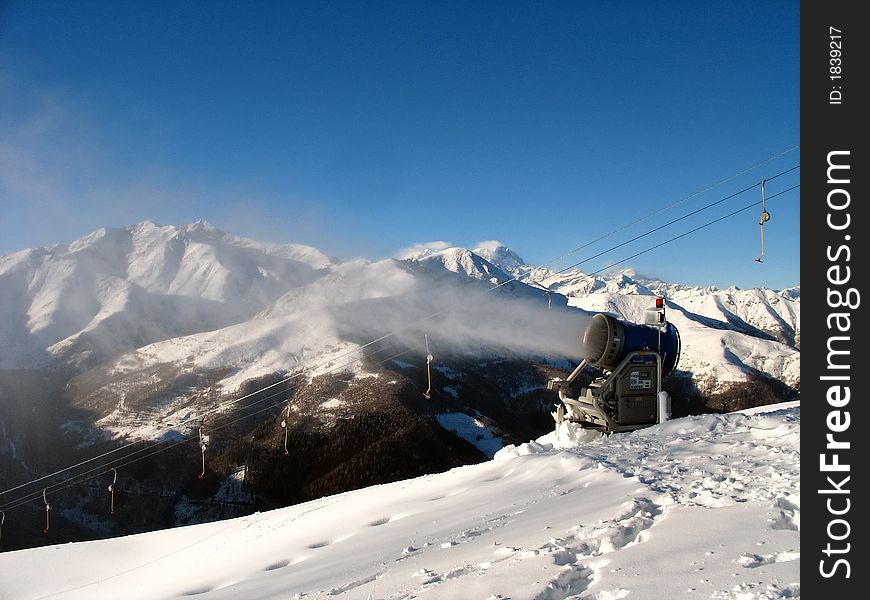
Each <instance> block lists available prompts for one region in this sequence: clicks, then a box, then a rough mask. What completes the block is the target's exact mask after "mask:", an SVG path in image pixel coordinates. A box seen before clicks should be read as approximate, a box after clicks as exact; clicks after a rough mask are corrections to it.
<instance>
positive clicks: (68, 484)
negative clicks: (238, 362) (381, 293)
mask: <svg viewBox="0 0 870 600" xmlns="http://www.w3.org/2000/svg"><path fill="white" fill-rule="evenodd" d="M409 352H410V350H403V351H402V352H399V353H397V354H394V355H393V356H391V357H389V358H387V359H385V360H383V361H381V362H380V363H377V364H376V365H375V366H377V365H378V364H383V363H386V362H389V361H390V360H393V359H395V358H398V357H399V356H403V355H405V354H408V353H409ZM347 364H350V363H345V364H344V365H341V366H346V365H347ZM277 395H279V394H274V395H273V396H272V397H275V396H277ZM283 402H284V400H281V401H279V402H276V403H274V404H272V405H270V406H267V407H265V408H262V409H260V410H257V411H255V412H252V413H249V414H247V415H245V416H243V417H239V418H238V419H235V420H233V421H230V422H228V423H224V424H222V425H220V426H218V427H215V428H213V429H212V430H213V431H218V430H220V429H223V428H225V427H230V426H231V425H235V424H236V423H238V422H240V421H244V420H245V419H249V418H251V417H253V416H256V415H258V414H262V413H264V412H267V411H270V410H272V409H274V408H275V407H276V406H280V405H281V404H282V403H283ZM190 439H192V438H185V439H183V440H180V441H178V442H175V443H173V444H171V445H169V446H166V447H164V448H160V449H158V450H155V451H153V452H151V453H149V454H146V455H144V456H140V457H138V458H135V459H133V460H129V461H127V462H124V463H121V464H118V465H117V468H123V467H126V466H129V465H132V464H134V463H137V462H139V461H142V460H145V459H146V458H150V457H152V456H155V455H157V454H160V453H162V452H165V451H168V450H171V449H173V448H176V447H178V446H180V445H182V444H186V443H188V442H189V441H190ZM151 447H152V448H153V447H154V446H151ZM119 460H123V459H119ZM95 471H99V472H98V473H96V474H93V475H90V476H89V477H85V475H89V474H91V473H94V472H95ZM106 473H107V471H106V470H105V468H104V467H99V468H96V469H92V470H91V471H87V472H85V473H79V474H78V475H74V476H72V477H70V478H69V479H67V480H65V481H62V482H58V483H56V484H53V486H49V487H50V488H51V490H52V492H57V491H61V490H65V489H68V488H72V487H77V486H80V485H81V484H82V483H85V482H87V481H90V480H92V479H94V478H96V477H99V476H101V475H104V474H106ZM76 480H78V481H76ZM41 494H42V492H35V493H33V494H30V497H27V496H24V497H22V498H20V499H19V500H18V501H16V502H14V503H10V504H8V505H6V506H4V509H5V510H11V509H14V508H17V507H19V506H22V505H24V504H27V503H29V502H32V501H34V500H37V499H39V497H40V495H41Z"/></svg>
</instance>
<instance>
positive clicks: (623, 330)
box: [547, 297, 680, 435]
mask: <svg viewBox="0 0 870 600" xmlns="http://www.w3.org/2000/svg"><path fill="white" fill-rule="evenodd" d="M582 350H583V352H582V355H583V356H584V357H585V358H584V359H583V362H581V363H580V364H579V365H578V366H577V368H576V369H574V371H573V372H572V373H571V374H570V375H569V376H568V377H567V378H566V379H561V378H558V377H557V378H556V379H553V380H551V381H549V382H548V383H547V388H548V389H550V390H554V391H557V392H558V393H559V400H560V401H561V404H559V405H558V406H557V407H556V414H555V418H556V432H557V435H558V432H559V429H560V428H561V426H562V422H563V421H565V420H567V421H571V422H575V423H579V424H580V426H581V427H584V428H588V429H597V430H599V431H601V432H602V433H618V432H622V431H633V430H635V429H640V428H642V427H649V426H650V425H655V424H656V423H661V422H663V421H666V420H667V419H668V418H669V417H670V397H669V396H668V393H667V392H663V391H662V381H664V380H665V379H667V378H668V377H669V376H670V375H671V373H673V371H674V369H675V368H676V366H677V362H678V361H679V357H680V333H679V331H677V328H676V327H674V325H673V324H672V323H669V322H668V320H667V318H666V315H665V299H664V298H663V297H657V298H656V299H655V306H654V307H651V308H649V309H647V311H646V313H645V315H644V323H643V324H639V323H629V322H626V321H621V320H619V319H617V318H615V317H612V316H610V315H606V314H603V313H599V314H596V315H594V316H593V317H592V320H591V322H590V323H589V326H588V327H587V328H586V331H585V332H584V334H583V340H582ZM587 365H588V366H592V367H597V368H598V369H600V370H601V372H602V374H601V375H599V376H597V377H595V378H594V379H593V380H592V382H591V383H590V384H589V385H588V386H587V387H585V388H583V389H582V390H581V392H580V395H579V396H578V397H576V398H575V397H571V396H570V395H569V390H570V387H571V383H572V382H573V381H574V380H575V379H576V378H577V376H578V375H579V374H580V373H581V372H582V371H583V369H584V368H586V366H587Z"/></svg>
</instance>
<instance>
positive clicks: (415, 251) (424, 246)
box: [396, 240, 454, 259]
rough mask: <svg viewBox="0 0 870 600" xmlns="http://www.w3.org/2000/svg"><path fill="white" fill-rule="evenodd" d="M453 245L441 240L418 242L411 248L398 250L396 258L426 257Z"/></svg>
mask: <svg viewBox="0 0 870 600" xmlns="http://www.w3.org/2000/svg"><path fill="white" fill-rule="evenodd" d="M453 245H454V244H453V243H452V242H445V241H443V240H436V241H432V242H420V243H418V244H413V245H411V246H408V247H407V248H403V249H402V250H399V251H398V252H397V253H396V258H399V259H406V258H418V257H421V256H428V255H429V254H434V253H435V252H440V251H441V250H446V249H447V248H452V247H453Z"/></svg>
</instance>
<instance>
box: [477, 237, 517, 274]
mask: <svg viewBox="0 0 870 600" xmlns="http://www.w3.org/2000/svg"><path fill="white" fill-rule="evenodd" d="M473 252H474V253H475V254H477V255H478V256H482V257H483V258H485V259H486V260H488V261H489V262H491V263H492V264H494V265H495V266H497V267H499V268H501V269H504V270H505V271H508V272H510V273H513V274H515V275H516V274H517V273H518V272H519V270H520V269H521V268H522V267H525V266H526V261H525V260H523V258H522V257H521V256H520V255H519V254H517V253H516V252H514V251H513V250H511V249H510V248H508V247H507V246H506V245H505V244H503V243H501V242H500V241H498V240H489V241H485V242H479V243H478V245H477V248H475V249H474V250H473Z"/></svg>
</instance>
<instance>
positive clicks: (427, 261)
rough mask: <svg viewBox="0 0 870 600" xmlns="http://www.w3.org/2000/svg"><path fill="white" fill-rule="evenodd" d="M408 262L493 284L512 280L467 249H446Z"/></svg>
mask: <svg viewBox="0 0 870 600" xmlns="http://www.w3.org/2000/svg"><path fill="white" fill-rule="evenodd" d="M410 260H412V261H413V262H417V263H419V264H421V265H424V266H427V267H430V268H431V267H433V266H437V267H436V268H441V267H443V268H445V269H447V270H448V271H453V272H454V273H459V274H463V275H467V276H469V277H472V278H474V279H479V280H484V281H489V282H490V283H495V284H498V283H502V282H505V281H508V280H510V279H513V277H511V276H510V275H508V274H507V273H506V272H505V271H503V270H502V269H500V268H499V267H497V266H496V265H494V264H492V263H491V262H490V261H488V260H486V259H485V258H483V257H481V256H479V255H478V254H476V253H474V252H472V251H471V250H468V249H467V248H459V247H453V248H447V249H446V250H441V251H440V252H433V253H430V254H428V255H426V256H423V257H421V258H418V259H410Z"/></svg>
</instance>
